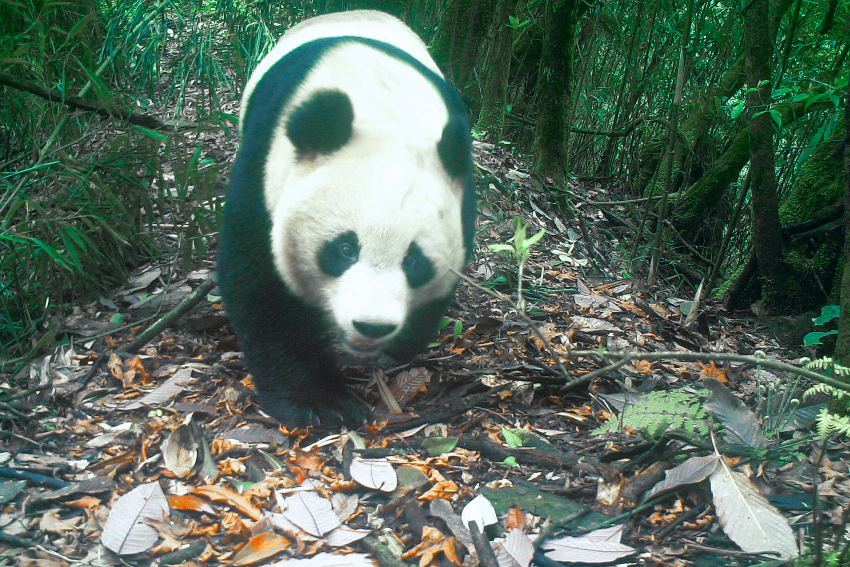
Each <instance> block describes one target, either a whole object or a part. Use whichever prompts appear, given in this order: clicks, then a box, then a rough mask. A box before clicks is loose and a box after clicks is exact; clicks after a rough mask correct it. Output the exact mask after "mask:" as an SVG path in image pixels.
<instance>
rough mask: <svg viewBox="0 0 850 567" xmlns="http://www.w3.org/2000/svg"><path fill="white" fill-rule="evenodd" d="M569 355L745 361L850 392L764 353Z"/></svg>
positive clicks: (592, 352)
mask: <svg viewBox="0 0 850 567" xmlns="http://www.w3.org/2000/svg"><path fill="white" fill-rule="evenodd" d="M567 356H568V357H573V356H598V357H600V358H609V359H610V358H616V359H624V360H627V361H632V360H685V361H702V360H707V361H723V362H743V363H746V364H752V365H753V366H764V367H765V368H772V369H774V370H781V371H783V372H790V373H792V374H795V375H797V376H803V377H804V378H809V379H811V380H814V381H816V382H819V383H821V384H826V385H828V386H832V387H833V388H836V389H838V390H843V391H845V392H850V384H847V383H845V382H841V381H840V380H836V379H835V378H830V377H829V376H824V375H823V374H818V373H817V372H813V371H811V370H807V369H805V368H798V367H796V366H793V365H791V364H787V363H785V362H779V361H778V360H773V359H771V358H767V357H766V356H763V355H752V356H750V355H745V354H732V353H722V352H687V351H686V352H617V351H606V350H570V351H567Z"/></svg>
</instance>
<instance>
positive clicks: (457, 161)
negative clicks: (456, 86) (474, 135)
mask: <svg viewBox="0 0 850 567" xmlns="http://www.w3.org/2000/svg"><path fill="white" fill-rule="evenodd" d="M437 153H438V154H439V155H440V161H441V162H442V163H443V167H445V168H446V172H448V174H449V175H451V176H452V177H463V176H464V175H466V174H467V173H468V172H470V171H471V169H472V140H471V139H470V136H469V124H468V123H467V121H466V118H465V117H463V116H452V117H450V118H449V121H448V123H447V124H446V125H445V127H444V128H443V136H442V138H440V141H439V142H438V143H437Z"/></svg>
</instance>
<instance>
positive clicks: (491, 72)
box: [477, 0, 517, 142]
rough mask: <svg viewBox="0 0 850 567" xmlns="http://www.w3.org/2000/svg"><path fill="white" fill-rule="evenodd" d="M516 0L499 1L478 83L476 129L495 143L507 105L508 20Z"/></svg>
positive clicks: (509, 60) (511, 35)
mask: <svg viewBox="0 0 850 567" xmlns="http://www.w3.org/2000/svg"><path fill="white" fill-rule="evenodd" d="M516 3H517V0H498V1H497V3H496V9H495V10H494V12H493V17H492V19H491V20H490V27H489V31H488V34H487V36H488V38H487V41H486V47H485V53H484V57H483V64H482V66H481V69H482V74H483V77H482V80H481V98H480V100H481V110H480V111H479V112H478V122H477V126H478V128H480V129H481V130H484V131H485V132H487V134H488V136H489V137H490V138H491V139H493V140H494V141H496V142H498V141H499V139H501V137H502V129H503V128H504V125H505V112H506V109H505V106H506V105H507V103H508V77H509V75H510V70H511V44H512V41H513V36H514V34H513V28H511V27H510V26H509V25H508V19H509V16H510V15H511V14H513V13H514V11H515V8H516Z"/></svg>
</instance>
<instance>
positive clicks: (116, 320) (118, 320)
mask: <svg viewBox="0 0 850 567" xmlns="http://www.w3.org/2000/svg"><path fill="white" fill-rule="evenodd" d="M109 322H110V323H115V324H116V325H120V324H121V323H123V322H124V316H123V315H122V314H121V313H116V314H115V315H113V316H112V318H111V319H110V320H109Z"/></svg>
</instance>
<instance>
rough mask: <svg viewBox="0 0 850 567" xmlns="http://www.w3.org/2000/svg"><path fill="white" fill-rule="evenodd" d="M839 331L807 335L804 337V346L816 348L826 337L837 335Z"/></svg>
mask: <svg viewBox="0 0 850 567" xmlns="http://www.w3.org/2000/svg"><path fill="white" fill-rule="evenodd" d="M837 334H838V331H837V330H836V329H833V330H831V331H826V332H825V333H821V332H812V333H807V334H806V336H805V337H803V345H804V346H815V345H819V344H822V343H821V342H820V340H821V339H822V338H824V337H828V336H829V335H837Z"/></svg>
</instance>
